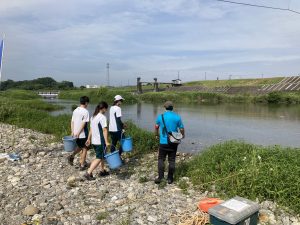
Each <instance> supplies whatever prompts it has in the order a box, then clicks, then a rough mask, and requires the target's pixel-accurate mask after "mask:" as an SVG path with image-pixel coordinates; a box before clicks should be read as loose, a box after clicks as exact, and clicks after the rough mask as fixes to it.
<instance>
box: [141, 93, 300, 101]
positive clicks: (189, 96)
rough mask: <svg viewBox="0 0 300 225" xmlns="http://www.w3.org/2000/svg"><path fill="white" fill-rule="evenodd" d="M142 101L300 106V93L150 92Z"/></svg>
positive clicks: (142, 96)
mask: <svg viewBox="0 0 300 225" xmlns="http://www.w3.org/2000/svg"><path fill="white" fill-rule="evenodd" d="M139 98H140V99H141V100H142V101H145V102H152V103H161V102H165V101H167V100H170V101H173V102H175V103H198V104H205V103H213V104H218V103H263V104H299V103H300V92H271V93H269V94H264V95H250V94H238V95H228V94H220V93H205V92H195V91H187V92H148V93H144V94H142V95H140V96H139Z"/></svg>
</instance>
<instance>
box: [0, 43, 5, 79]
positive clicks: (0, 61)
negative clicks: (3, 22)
mask: <svg viewBox="0 0 300 225" xmlns="http://www.w3.org/2000/svg"><path fill="white" fill-rule="evenodd" d="M3 47H4V41H3V40H2V41H1V44H0V79H1V69H2V57H3ZM0 81H1V80H0Z"/></svg>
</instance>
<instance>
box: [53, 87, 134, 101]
mask: <svg viewBox="0 0 300 225" xmlns="http://www.w3.org/2000/svg"><path fill="white" fill-rule="evenodd" d="M84 95H86V96H88V97H89V98H90V101H91V102H92V103H98V102H99V101H106V102H107V103H109V104H111V103H112V102H113V101H114V96H116V95H122V97H123V98H125V102H124V103H126V104H127V103H136V102H137V101H138V99H137V97H136V96H135V95H133V94H132V93H131V92H130V91H126V90H122V89H108V88H103V87H102V88H99V89H83V90H72V91H62V92H60V94H59V98H61V99H71V100H75V101H79V98H80V97H81V96H84Z"/></svg>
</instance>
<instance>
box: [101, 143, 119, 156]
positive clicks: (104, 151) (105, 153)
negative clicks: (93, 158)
mask: <svg viewBox="0 0 300 225" xmlns="http://www.w3.org/2000/svg"><path fill="white" fill-rule="evenodd" d="M108 146H110V147H111V146H113V147H115V148H116V146H114V145H108ZM106 150H107V145H105V148H104V150H103V153H104V155H107V151H106Z"/></svg>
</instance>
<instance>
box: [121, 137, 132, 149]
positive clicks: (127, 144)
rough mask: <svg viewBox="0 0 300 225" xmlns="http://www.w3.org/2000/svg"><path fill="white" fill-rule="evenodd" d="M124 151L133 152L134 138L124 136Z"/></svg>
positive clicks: (122, 141)
mask: <svg viewBox="0 0 300 225" xmlns="http://www.w3.org/2000/svg"><path fill="white" fill-rule="evenodd" d="M121 143H122V149H123V152H131V151H132V138H131V137H128V138H123V139H122V140H121Z"/></svg>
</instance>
